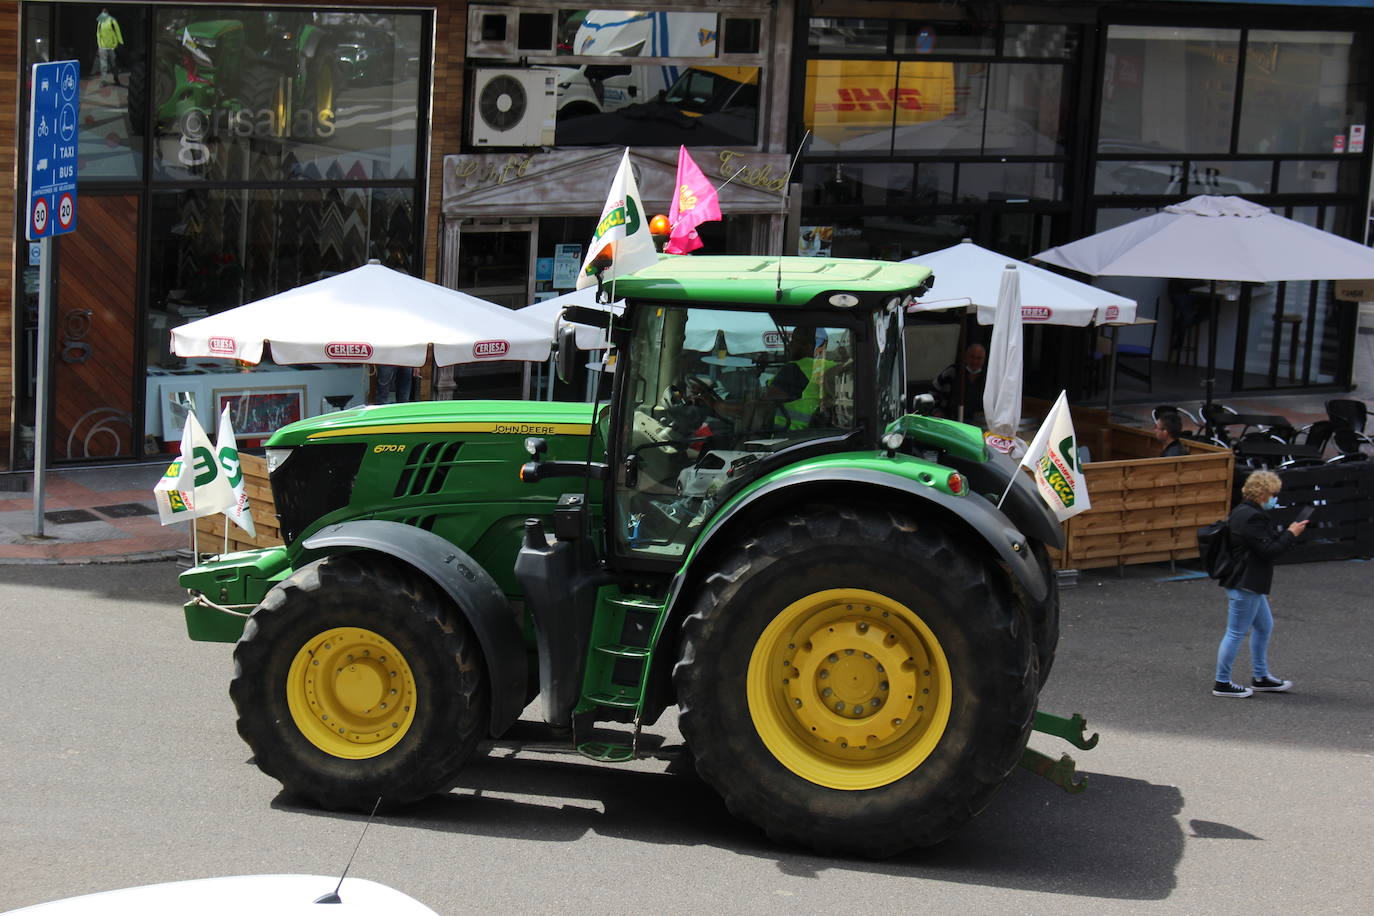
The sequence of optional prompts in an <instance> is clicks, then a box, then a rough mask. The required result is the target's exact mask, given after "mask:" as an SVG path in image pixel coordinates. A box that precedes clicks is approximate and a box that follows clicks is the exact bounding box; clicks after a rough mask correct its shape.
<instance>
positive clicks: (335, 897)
mask: <svg viewBox="0 0 1374 916" xmlns="http://www.w3.org/2000/svg"><path fill="white" fill-rule="evenodd" d="M381 806H382V797H381V796H380V795H378V796H377V801H376V802H375V803H374V804H373V805H372V813H371V814H369V815H368V816H367V823H365V824H363V832H362V833H360V834H358V842H357V843H356V844H355V845H354V847H353V855H350V856H349V857H348V862H347V863H346V864H345V865H344V870H343V874H342V875H339V883H338V884H336V885H334V889H333V890H332V891H330V892H329V893H327V894H325V895H324V896H323V897H320V898H319V899H317V900H316V901H315V902H316V903H343V900H342V899H341V898H340V897H339V888H341V887H343V882H344V878H347V877H348V870H349V869H350V868H352V867H353V858H354V856H356V855H357V854H358V849H359V848H361V847H362V845H363V837H365V836H367V828H368V827H370V826H372V819H373V818H375V817H376V816H377V809H378V808H380V807H381Z"/></svg>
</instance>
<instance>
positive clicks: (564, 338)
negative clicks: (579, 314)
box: [554, 324, 577, 382]
mask: <svg viewBox="0 0 1374 916" xmlns="http://www.w3.org/2000/svg"><path fill="white" fill-rule="evenodd" d="M554 368H555V369H556V370H557V372H558V380H559V381H561V382H566V381H568V380H569V379H570V378H572V377H573V372H574V371H575V370H576V369H577V328H575V327H573V326H572V325H570V324H560V325H559V326H558V354H557V356H555V358H554Z"/></svg>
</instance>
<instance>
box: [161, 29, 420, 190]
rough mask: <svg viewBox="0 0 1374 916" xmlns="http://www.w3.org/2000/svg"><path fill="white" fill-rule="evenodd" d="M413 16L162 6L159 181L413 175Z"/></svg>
mask: <svg viewBox="0 0 1374 916" xmlns="http://www.w3.org/2000/svg"><path fill="white" fill-rule="evenodd" d="M421 21H422V19H421V17H420V16H419V15H414V14H411V15H407V14H400V13H398V14H391V13H390V12H389V11H388V12H371V13H352V12H349V13H343V12H339V13H319V12H311V11H307V10H266V9H261V8H251V9H248V8H231V9H216V8H206V7H162V8H159V9H158V11H157V21H156V30H155V35H156V39H155V46H154V48H153V55H152V58H153V60H152V73H151V76H150V80H151V83H150V96H151V97H150V101H149V105H150V108H149V112H150V114H149V119H150V121H151V124H152V126H153V136H154V166H155V169H156V176H157V177H158V178H160V179H170V180H176V181H184V180H187V179H202V180H211V181H293V180H306V181H321V180H330V179H335V180H339V179H344V180H347V179H352V180H359V179H361V180H388V179H408V178H414V177H415V172H414V168H415V157H416V142H417V138H418V136H419V130H418V125H419V111H418V106H417V99H418V97H419V89H418V79H419V77H420V71H421V69H422V68H421V66H420V57H421Z"/></svg>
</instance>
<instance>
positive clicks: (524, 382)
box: [520, 360, 530, 401]
mask: <svg viewBox="0 0 1374 916" xmlns="http://www.w3.org/2000/svg"><path fill="white" fill-rule="evenodd" d="M521 365H522V366H524V369H523V370H522V371H521V373H520V392H521V394H520V396H521V398H523V399H524V400H526V401H528V400H529V399H530V363H529V360H525V362H523V363H521Z"/></svg>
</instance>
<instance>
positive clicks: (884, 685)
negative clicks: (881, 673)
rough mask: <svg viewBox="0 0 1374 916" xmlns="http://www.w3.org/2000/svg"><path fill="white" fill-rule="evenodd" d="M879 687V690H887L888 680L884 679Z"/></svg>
mask: <svg viewBox="0 0 1374 916" xmlns="http://www.w3.org/2000/svg"><path fill="white" fill-rule="evenodd" d="M878 689H879V690H886V689H887V681H883V682H882V683H881V684H879V685H878Z"/></svg>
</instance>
